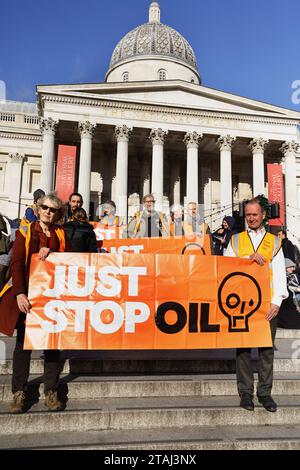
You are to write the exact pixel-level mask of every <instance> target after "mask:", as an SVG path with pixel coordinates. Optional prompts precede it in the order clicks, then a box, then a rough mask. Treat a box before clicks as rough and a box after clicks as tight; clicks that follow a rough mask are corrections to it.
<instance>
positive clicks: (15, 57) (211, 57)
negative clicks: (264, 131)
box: [0, 0, 300, 111]
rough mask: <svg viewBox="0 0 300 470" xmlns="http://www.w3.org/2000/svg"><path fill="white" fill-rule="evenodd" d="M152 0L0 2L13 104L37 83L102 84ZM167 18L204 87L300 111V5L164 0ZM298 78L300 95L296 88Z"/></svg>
mask: <svg viewBox="0 0 300 470" xmlns="http://www.w3.org/2000/svg"><path fill="white" fill-rule="evenodd" d="M150 3H151V2H150V0H110V1H106V0H85V1H84V2H83V1H82V0H81V1H79V0H51V1H48V2H46V1H41V0H39V1H38V0H26V1H24V0H12V1H10V2H1V6H0V18H1V46H0V80H3V81H4V82H5V84H6V97H7V99H10V100H20V101H35V85H36V84H48V83H80V82H82V83H89V82H103V81H104V76H105V72H106V71H107V69H108V65H109V61H110V57H111V54H112V52H113V49H114V47H115V45H116V44H117V42H118V41H119V40H120V39H121V38H122V37H123V36H124V35H125V34H126V33H127V32H128V31H130V30H131V29H133V28H134V27H136V26H137V25H139V24H141V23H144V22H146V21H147V18H148V8H149V5H150ZM159 3H160V6H161V21H162V22H163V23H166V24H168V25H169V26H171V27H173V28H175V29H177V30H178V31H179V32H180V33H181V34H183V36H185V37H186V39H187V40H188V41H189V42H190V43H191V45H192V47H193V49H194V51H195V53H196V56H197V60H198V66H199V69H200V72H201V75H202V79H203V84H204V85H205V86H208V87H212V88H216V89H219V90H223V91H228V92H232V93H235V94H238V95H242V96H246V97H249V98H254V99H257V100H260V101H265V102H268V103H272V104H276V105H279V106H283V107H287V108H291V109H295V110H297V111H300V103H299V104H298V103H296V102H295V103H293V102H292V93H293V92H294V96H295V94H296V98H299V101H300V1H299V0H285V1H283V0H185V1H182V0H160V1H159ZM296 80H299V85H298V86H299V93H297V91H296V92H295V91H294V90H293V89H292V88H291V85H292V83H293V82H294V81H296Z"/></svg>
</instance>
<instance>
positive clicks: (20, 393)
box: [0, 194, 72, 413]
mask: <svg viewBox="0 0 300 470" xmlns="http://www.w3.org/2000/svg"><path fill="white" fill-rule="evenodd" d="M64 212H65V210H64V207H63V203H62V201H61V200H60V199H59V198H58V197H56V196H55V195H52V194H50V195H48V196H44V197H42V198H41V199H40V200H39V201H38V206H37V214H38V220H37V221H35V222H32V223H31V224H27V225H24V226H22V227H20V230H19V231H18V232H17V235H16V241H15V243H14V249H13V255H12V262H11V273H12V278H11V280H10V281H9V282H8V284H7V285H6V286H5V287H4V288H3V290H2V292H1V293H0V297H1V303H0V331H1V332H3V333H5V334H6V335H9V336H12V335H13V332H14V329H15V328H16V329H17V341H16V346H15V350H14V354H13V375H12V393H13V402H12V404H11V406H10V411H11V412H12V413H22V412H25V411H27V409H28V405H27V404H26V391H27V381H28V376H29V367H30V357H31V351H24V350H23V343H24V335H25V319H26V315H27V314H28V313H29V312H30V307H31V305H30V302H29V300H28V297H27V295H28V283H29V268H30V261H31V256H32V255H33V254H35V253H38V254H39V258H40V259H41V260H43V261H45V259H46V258H47V256H48V255H49V253H50V252H57V251H60V252H63V251H72V250H71V249H70V244H69V241H68V238H67V237H66V236H65V233H64V230H63V228H61V227H60V226H59V225H57V222H58V221H59V220H61V219H62V218H63V215H64ZM61 369H62V363H61V361H60V352H59V351H57V350H55V351H54V350H53V351H51V350H48V351H45V361H44V383H45V405H46V406H47V408H48V409H49V410H50V411H58V410H61V409H62V404H61V402H60V401H59V398H58V395H57V389H58V384H59V376H60V373H61Z"/></svg>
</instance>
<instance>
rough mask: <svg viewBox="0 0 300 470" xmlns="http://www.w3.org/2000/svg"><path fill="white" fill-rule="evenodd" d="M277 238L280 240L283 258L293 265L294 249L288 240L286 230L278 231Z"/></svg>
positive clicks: (294, 259) (294, 260)
mask: <svg viewBox="0 0 300 470" xmlns="http://www.w3.org/2000/svg"><path fill="white" fill-rule="evenodd" d="M278 236H279V238H281V240H282V251H283V255H284V257H285V258H287V259H290V260H292V261H293V262H294V263H295V262H296V258H295V254H296V253H295V247H294V245H293V243H292V242H291V241H290V240H289V239H288V237H287V233H286V230H280V231H279V232H278Z"/></svg>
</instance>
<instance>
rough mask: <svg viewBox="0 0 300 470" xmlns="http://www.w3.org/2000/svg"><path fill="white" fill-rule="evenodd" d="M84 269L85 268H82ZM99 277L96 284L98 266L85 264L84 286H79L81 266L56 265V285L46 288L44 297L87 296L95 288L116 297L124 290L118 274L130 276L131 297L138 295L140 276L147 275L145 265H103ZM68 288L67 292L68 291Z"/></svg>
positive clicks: (106, 295)
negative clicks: (119, 266)
mask: <svg viewBox="0 0 300 470" xmlns="http://www.w3.org/2000/svg"><path fill="white" fill-rule="evenodd" d="M82 271H83V269H82ZM97 275H98V279H99V281H100V283H98V284H96V282H97V279H96V267H95V266H85V268H84V273H83V277H84V286H81V287H80V286H79V285H78V284H79V266H69V267H68V268H67V267H66V266H55V271H54V287H53V289H45V291H44V292H43V296H44V297H53V298H54V297H55V298H57V297H60V296H61V295H62V294H64V295H72V296H75V297H86V296H88V295H91V294H92V293H93V292H94V290H95V289H96V291H97V292H98V293H99V294H100V295H102V296H103V297H116V296H117V295H119V294H120V292H121V290H122V278H120V279H118V278H117V277H116V276H128V295H129V296H130V297H136V296H138V292H139V276H146V275H147V268H146V267H145V266H124V267H121V268H118V267H116V266H103V267H102V268H100V269H99V271H98V273H97ZM66 289H67V292H66Z"/></svg>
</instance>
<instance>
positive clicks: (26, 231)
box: [0, 222, 66, 298]
mask: <svg viewBox="0 0 300 470" xmlns="http://www.w3.org/2000/svg"><path fill="white" fill-rule="evenodd" d="M32 223H34V222H31V223H23V224H22V225H21V226H20V228H19V232H20V233H21V234H22V235H23V237H24V238H25V252H26V259H25V265H26V264H27V259H28V254H29V244H30V239H31V226H32ZM55 233H56V235H57V238H58V240H59V252H64V251H65V247H66V240H65V232H64V230H63V229H62V228H59V227H57V228H56V229H55ZM12 286H13V283H12V278H10V279H9V280H8V281H7V283H6V284H5V286H4V287H3V289H2V291H1V292H0V298H2V297H3V295H4V294H5V293H6V292H7V291H8V290H9V289H11V288H12Z"/></svg>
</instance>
